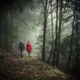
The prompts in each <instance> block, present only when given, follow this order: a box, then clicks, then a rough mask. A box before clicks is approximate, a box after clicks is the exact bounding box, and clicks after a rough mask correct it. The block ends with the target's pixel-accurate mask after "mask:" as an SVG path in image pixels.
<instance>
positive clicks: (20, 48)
mask: <svg viewBox="0 0 80 80" xmlns="http://www.w3.org/2000/svg"><path fill="white" fill-rule="evenodd" d="M24 49H25V46H24V44H23V43H22V42H20V43H19V45H18V50H19V51H20V54H21V57H23V55H22V52H23V51H24Z"/></svg>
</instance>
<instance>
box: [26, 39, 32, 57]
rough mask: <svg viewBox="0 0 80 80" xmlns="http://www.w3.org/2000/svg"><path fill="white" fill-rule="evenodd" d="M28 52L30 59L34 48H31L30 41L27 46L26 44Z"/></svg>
mask: <svg viewBox="0 0 80 80" xmlns="http://www.w3.org/2000/svg"><path fill="white" fill-rule="evenodd" d="M26 51H27V52H28V54H29V57H30V54H31V52H32V46H31V43H30V41H28V42H27V44H26Z"/></svg>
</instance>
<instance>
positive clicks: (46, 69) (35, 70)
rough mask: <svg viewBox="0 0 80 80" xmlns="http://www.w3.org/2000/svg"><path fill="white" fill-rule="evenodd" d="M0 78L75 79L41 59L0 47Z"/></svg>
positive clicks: (2, 79)
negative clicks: (12, 52) (13, 53)
mask: <svg viewBox="0 0 80 80" xmlns="http://www.w3.org/2000/svg"><path fill="white" fill-rule="evenodd" d="M0 80H74V79H73V78H72V77H71V76H69V75H67V74H65V73H63V72H61V71H60V70H59V69H57V68H55V67H51V66H49V65H48V64H46V63H43V62H41V61H40V60H39V59H36V58H32V57H30V58H29V57H23V58H20V57H17V56H14V55H12V54H11V53H10V52H8V51H5V50H4V49H1V48H0Z"/></svg>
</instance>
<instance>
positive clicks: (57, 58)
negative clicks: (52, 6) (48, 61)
mask: <svg viewBox="0 0 80 80" xmlns="http://www.w3.org/2000/svg"><path fill="white" fill-rule="evenodd" d="M59 3H60V11H59V29H58V37H57V38H58V46H57V54H56V66H59V54H60V37H61V22H62V7H63V0H60V2H59Z"/></svg>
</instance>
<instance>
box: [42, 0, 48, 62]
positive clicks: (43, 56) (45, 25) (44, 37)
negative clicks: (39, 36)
mask: <svg viewBox="0 0 80 80" xmlns="http://www.w3.org/2000/svg"><path fill="white" fill-rule="evenodd" d="M46 27H47V0H46V1H45V7H44V25H43V50H42V61H45V59H46V55H45V44H46Z"/></svg>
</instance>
